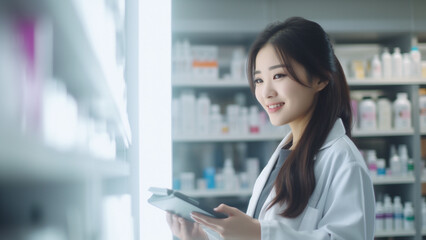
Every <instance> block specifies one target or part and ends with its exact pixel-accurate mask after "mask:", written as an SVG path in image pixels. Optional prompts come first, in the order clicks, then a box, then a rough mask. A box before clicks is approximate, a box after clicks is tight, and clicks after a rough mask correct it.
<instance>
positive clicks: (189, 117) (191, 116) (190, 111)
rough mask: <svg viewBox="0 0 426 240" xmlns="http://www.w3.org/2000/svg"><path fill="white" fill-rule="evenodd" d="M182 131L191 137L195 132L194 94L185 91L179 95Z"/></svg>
mask: <svg viewBox="0 0 426 240" xmlns="http://www.w3.org/2000/svg"><path fill="white" fill-rule="evenodd" d="M180 106H181V109H182V112H181V113H182V130H183V133H185V134H188V135H191V134H194V132H195V121H196V120H195V118H196V113H195V94H194V92H193V91H189V90H188V91H185V92H183V93H182V95H181V104H180Z"/></svg>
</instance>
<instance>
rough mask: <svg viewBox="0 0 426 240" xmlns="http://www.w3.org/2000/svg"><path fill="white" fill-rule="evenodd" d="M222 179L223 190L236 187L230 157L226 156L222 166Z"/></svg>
mask: <svg viewBox="0 0 426 240" xmlns="http://www.w3.org/2000/svg"><path fill="white" fill-rule="evenodd" d="M223 181H224V185H225V186H224V187H225V190H235V189H236V187H237V184H236V182H237V179H236V175H235V170H234V164H233V162H232V159H230V158H227V159H226V160H225V165H224V168H223Z"/></svg>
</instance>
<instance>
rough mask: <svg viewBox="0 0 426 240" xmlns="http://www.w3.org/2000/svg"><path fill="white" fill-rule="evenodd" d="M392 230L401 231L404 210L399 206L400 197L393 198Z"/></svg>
mask: <svg viewBox="0 0 426 240" xmlns="http://www.w3.org/2000/svg"><path fill="white" fill-rule="evenodd" d="M393 214H394V229H395V230H402V228H403V221H404V210H403V208H402V204H401V197H400V196H395V197H394V199H393Z"/></svg>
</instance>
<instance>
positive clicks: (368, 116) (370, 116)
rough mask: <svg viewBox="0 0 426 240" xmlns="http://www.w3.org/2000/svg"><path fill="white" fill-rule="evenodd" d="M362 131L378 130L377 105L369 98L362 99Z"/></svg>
mask: <svg viewBox="0 0 426 240" xmlns="http://www.w3.org/2000/svg"><path fill="white" fill-rule="evenodd" d="M359 115H360V121H359V125H360V129H361V130H376V128H377V120H376V103H375V102H374V101H373V100H372V99H371V97H369V96H365V97H363V98H362V101H361V103H360V105H359Z"/></svg>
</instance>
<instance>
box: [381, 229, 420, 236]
mask: <svg viewBox="0 0 426 240" xmlns="http://www.w3.org/2000/svg"><path fill="white" fill-rule="evenodd" d="M414 235H416V232H415V231H414V230H400V231H376V233H375V234H374V236H375V237H408V236H414Z"/></svg>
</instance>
